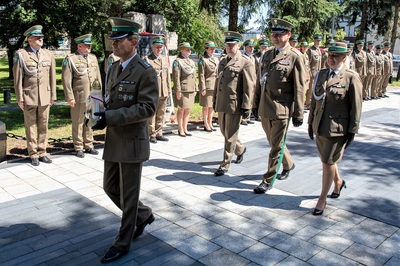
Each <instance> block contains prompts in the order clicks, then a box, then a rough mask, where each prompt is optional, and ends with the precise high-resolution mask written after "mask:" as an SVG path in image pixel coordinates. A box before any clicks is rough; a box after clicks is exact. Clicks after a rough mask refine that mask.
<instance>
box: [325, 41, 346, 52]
mask: <svg viewBox="0 0 400 266" xmlns="http://www.w3.org/2000/svg"><path fill="white" fill-rule="evenodd" d="M328 52H329V53H336V54H343V53H347V52H348V49H347V44H346V43H344V42H334V43H332V45H331V46H329V48H328Z"/></svg>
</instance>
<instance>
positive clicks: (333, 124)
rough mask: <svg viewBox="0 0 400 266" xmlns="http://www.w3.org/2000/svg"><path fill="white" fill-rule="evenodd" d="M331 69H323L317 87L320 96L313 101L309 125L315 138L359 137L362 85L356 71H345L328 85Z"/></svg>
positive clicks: (343, 69)
mask: <svg viewBox="0 0 400 266" xmlns="http://www.w3.org/2000/svg"><path fill="white" fill-rule="evenodd" d="M328 75H329V69H328V68H326V69H322V70H321V71H320V72H319V74H318V79H317V80H316V83H315V88H314V91H315V94H316V95H317V96H320V95H322V94H323V93H324V92H325V93H326V96H325V98H324V97H321V99H319V100H316V99H315V98H314V97H313V98H312V102H311V107H310V115H309V118H308V124H310V125H312V127H313V130H314V132H315V134H316V135H318V136H324V137H341V136H345V135H346V134H347V133H348V132H350V133H354V134H356V133H358V128H359V126H360V117H361V107H362V101H363V99H362V87H363V85H362V82H361V79H360V77H359V75H357V73H356V72H355V71H353V70H350V69H347V68H346V67H344V66H343V68H342V69H341V70H340V71H339V73H338V74H337V75H335V77H333V78H332V79H331V80H329V81H328Z"/></svg>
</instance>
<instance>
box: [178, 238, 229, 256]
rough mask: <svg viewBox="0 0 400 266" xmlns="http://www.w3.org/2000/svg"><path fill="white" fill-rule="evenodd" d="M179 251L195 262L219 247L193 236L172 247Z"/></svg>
mask: <svg viewBox="0 0 400 266" xmlns="http://www.w3.org/2000/svg"><path fill="white" fill-rule="evenodd" d="M173 246H174V247H175V248H176V249H178V250H179V251H181V252H183V253H185V254H186V255H188V256H189V257H191V258H194V259H196V260H198V259H200V258H201V257H204V256H207V255H208V254H210V253H212V252H214V251H216V250H218V249H220V248H221V247H220V246H218V245H216V244H214V243H212V242H211V241H208V240H206V239H204V238H201V237H199V236H193V237H190V238H188V239H185V240H183V241H181V242H179V243H176V244H174V245H173Z"/></svg>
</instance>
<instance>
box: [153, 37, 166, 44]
mask: <svg viewBox="0 0 400 266" xmlns="http://www.w3.org/2000/svg"><path fill="white" fill-rule="evenodd" d="M150 42H151V44H162V45H163V44H164V37H163V36H154V37H153V38H151V39H150Z"/></svg>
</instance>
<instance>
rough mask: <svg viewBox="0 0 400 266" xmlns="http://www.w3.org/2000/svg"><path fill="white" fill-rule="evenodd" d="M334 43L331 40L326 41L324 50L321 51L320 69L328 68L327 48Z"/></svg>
mask: <svg viewBox="0 0 400 266" xmlns="http://www.w3.org/2000/svg"><path fill="white" fill-rule="evenodd" d="M334 42H335V41H334V40H333V39H328V40H327V41H326V45H325V49H323V50H322V63H321V68H329V66H328V63H327V62H328V53H327V51H328V49H329V46H331V45H332V43H334Z"/></svg>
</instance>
